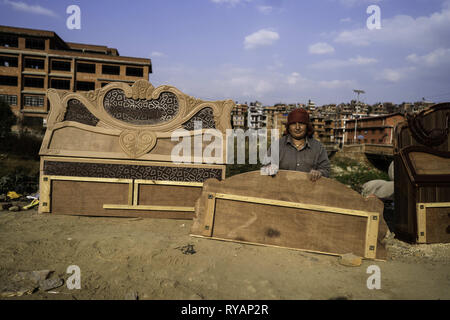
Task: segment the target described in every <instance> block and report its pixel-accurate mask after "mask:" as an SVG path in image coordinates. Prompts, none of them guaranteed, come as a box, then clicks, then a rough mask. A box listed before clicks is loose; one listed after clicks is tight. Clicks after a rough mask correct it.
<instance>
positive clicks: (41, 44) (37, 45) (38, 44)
mask: <svg viewBox="0 0 450 320" xmlns="http://www.w3.org/2000/svg"><path fill="white" fill-rule="evenodd" d="M25 48H28V49H36V50H45V40H44V39H38V38H27V39H25Z"/></svg>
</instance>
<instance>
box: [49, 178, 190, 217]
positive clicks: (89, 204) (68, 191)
mask: <svg viewBox="0 0 450 320" xmlns="http://www.w3.org/2000/svg"><path fill="white" fill-rule="evenodd" d="M74 190H76V192H74ZM51 201H52V210H51V212H52V214H67V215H82V216H111V217H145V218H148V217H150V218H169V219H192V217H193V212H183V211H157V210H156V211H155V210H124V209H104V208H103V205H104V204H116V205H125V206H126V205H128V201H129V184H123V183H107V182H79V181H58V180H54V181H52V197H51Z"/></svg>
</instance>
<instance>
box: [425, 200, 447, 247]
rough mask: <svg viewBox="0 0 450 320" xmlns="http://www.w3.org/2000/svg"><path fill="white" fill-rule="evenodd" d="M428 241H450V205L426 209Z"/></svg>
mask: <svg viewBox="0 0 450 320" xmlns="http://www.w3.org/2000/svg"><path fill="white" fill-rule="evenodd" d="M426 234H427V236H426V239H427V243H449V242H450V207H444V208H427V209H426Z"/></svg>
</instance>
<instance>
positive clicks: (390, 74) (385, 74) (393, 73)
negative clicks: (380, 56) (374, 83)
mask: <svg viewBox="0 0 450 320" xmlns="http://www.w3.org/2000/svg"><path fill="white" fill-rule="evenodd" d="M415 70H416V68H415V67H405V68H397V69H392V68H386V69H384V70H383V71H381V72H380V73H379V74H378V75H377V76H376V79H377V80H386V81H389V82H394V83H395V82H399V81H400V80H403V79H408V78H409V77H410V76H411V73H412V72H413V71H415Z"/></svg>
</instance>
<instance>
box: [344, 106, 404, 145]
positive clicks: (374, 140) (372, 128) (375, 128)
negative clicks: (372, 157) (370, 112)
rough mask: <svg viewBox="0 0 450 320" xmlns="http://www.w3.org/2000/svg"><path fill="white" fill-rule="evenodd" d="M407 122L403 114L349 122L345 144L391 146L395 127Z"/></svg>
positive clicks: (346, 128) (346, 127) (346, 125)
mask: <svg viewBox="0 0 450 320" xmlns="http://www.w3.org/2000/svg"><path fill="white" fill-rule="evenodd" d="M402 121H405V116H404V115H403V114H401V113H392V114H387V115H382V116H377V117H367V118H360V119H351V120H347V121H346V123H345V136H344V143H345V144H346V145H348V144H364V143H365V144H383V145H391V144H392V139H393V135H394V128H395V125H396V124H397V123H399V122H402Z"/></svg>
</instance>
